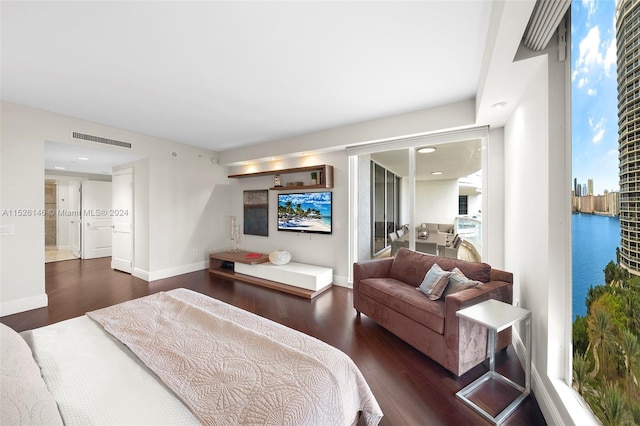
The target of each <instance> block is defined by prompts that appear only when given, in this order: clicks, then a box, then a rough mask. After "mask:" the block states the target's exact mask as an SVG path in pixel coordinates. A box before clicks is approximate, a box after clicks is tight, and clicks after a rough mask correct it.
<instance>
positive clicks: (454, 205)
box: [415, 179, 460, 225]
mask: <svg viewBox="0 0 640 426" xmlns="http://www.w3.org/2000/svg"><path fill="white" fill-rule="evenodd" d="M459 193H460V190H459V185H458V180H457V179H448V180H426V181H425V180H423V181H417V182H416V220H415V222H416V224H420V223H445V224H452V225H453V223H454V222H455V217H456V216H457V215H458V195H459Z"/></svg>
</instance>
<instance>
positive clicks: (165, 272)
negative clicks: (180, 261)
mask: <svg viewBox="0 0 640 426" xmlns="http://www.w3.org/2000/svg"><path fill="white" fill-rule="evenodd" d="M203 269H209V262H208V261H202V262H196V263H190V264H188V265H181V266H176V267H174V268H167V269H162V270H160V271H152V272H148V279H147V281H156V280H161V279H163V278H171V277H175V276H176V275H182V274H188V273H189V272H195V271H202V270H203Z"/></svg>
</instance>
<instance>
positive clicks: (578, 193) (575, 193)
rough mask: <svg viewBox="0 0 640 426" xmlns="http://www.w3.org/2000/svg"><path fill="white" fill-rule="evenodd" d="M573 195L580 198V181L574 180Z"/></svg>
mask: <svg viewBox="0 0 640 426" xmlns="http://www.w3.org/2000/svg"><path fill="white" fill-rule="evenodd" d="M573 195H575V196H576V197H579V196H580V190H579V189H578V179H577V178H573Z"/></svg>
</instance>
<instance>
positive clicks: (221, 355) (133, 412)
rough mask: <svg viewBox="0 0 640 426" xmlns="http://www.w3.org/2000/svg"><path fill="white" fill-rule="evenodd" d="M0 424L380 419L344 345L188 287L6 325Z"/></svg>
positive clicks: (373, 421) (315, 422)
mask: <svg viewBox="0 0 640 426" xmlns="http://www.w3.org/2000/svg"><path fill="white" fill-rule="evenodd" d="M0 330H1V332H2V334H1V336H0V338H1V342H2V344H1V345H0V351H1V356H2V358H1V360H2V363H1V364H0V366H1V370H2V371H1V372H2V375H1V382H0V385H1V393H2V395H1V397H0V399H1V405H2V406H1V411H2V418H1V419H0V420H1V423H2V424H47V425H55V424H67V425H75V424H82V425H88V424H119V425H121V424H158V425H160V424H215V425H244V424H246V425H263V424H264V425H266V424H273V425H350V424H355V423H357V422H358V419H359V418H360V417H362V419H363V420H364V423H365V424H367V425H377V424H378V423H379V421H380V419H381V418H382V411H381V410H380V407H379V405H378V403H377V401H376V399H375V397H374V396H373V394H372V392H371V390H370V388H369V386H368V385H367V383H366V381H365V379H364V377H363V376H362V374H361V372H360V371H359V369H358V368H357V366H356V365H355V364H354V363H353V361H352V360H351V359H350V358H349V357H348V356H347V355H346V354H344V353H343V352H341V351H339V350H338V349H336V348H334V347H332V346H330V345H327V344H325V343H324V342H321V341H319V340H317V339H315V338H313V337H310V336H308V335H305V334H303V333H300V332H298V331H296V330H292V329H290V328H288V327H285V326H283V325H281V324H278V323H275V322H272V321H270V320H267V319H265V318H262V317H260V316H257V315H255V314H252V313H250V312H247V311H244V310H242V309H239V308H237V307H234V306H231V305H228V304H226V303H224V302H221V301H218V300H216V299H212V298H209V297H207V296H204V295H202V294H200V293H196V292H193V291H191V290H187V289H176V290H172V291H168V292H161V293H157V294H153V295H150V296H146V297H143V298H140V299H135V300H131V301H128V302H124V303H120V304H118V305H114V306H111V307H108V308H104V309H100V310H97V311H93V312H89V313H87V315H85V316H83V317H78V318H74V319H70V320H67V321H62V322H60V323H57V324H52V325H49V326H46V327H42V328H38V329H35V330H30V331H26V332H23V333H21V334H17V333H15V332H14V331H13V330H12V329H10V328H9V327H7V326H4V325H2V326H1V328H0Z"/></svg>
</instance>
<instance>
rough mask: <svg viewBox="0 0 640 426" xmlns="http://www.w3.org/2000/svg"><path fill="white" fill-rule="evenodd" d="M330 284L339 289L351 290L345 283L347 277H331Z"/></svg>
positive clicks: (347, 283)
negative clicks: (331, 281)
mask: <svg viewBox="0 0 640 426" xmlns="http://www.w3.org/2000/svg"><path fill="white" fill-rule="evenodd" d="M332 284H333V285H337V286H339V287H346V288H353V287H352V286H350V285H349V282H348V281H347V277H341V276H338V275H334V276H333V283H332Z"/></svg>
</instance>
